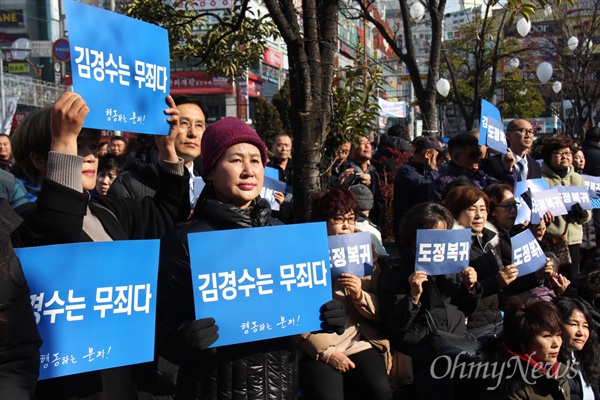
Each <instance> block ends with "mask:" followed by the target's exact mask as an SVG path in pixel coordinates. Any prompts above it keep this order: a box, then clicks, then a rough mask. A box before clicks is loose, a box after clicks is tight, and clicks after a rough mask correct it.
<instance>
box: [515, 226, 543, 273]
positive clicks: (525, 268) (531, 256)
mask: <svg viewBox="0 0 600 400" xmlns="http://www.w3.org/2000/svg"><path fill="white" fill-rule="evenodd" d="M510 244H511V247H512V263H513V264H515V266H516V267H517V269H518V270H519V276H524V275H527V274H530V273H532V272H535V271H537V270H539V269H540V268H542V267H543V266H544V265H546V255H545V254H544V252H543V251H542V248H541V247H540V244H539V243H538V241H537V240H536V239H535V237H534V236H533V233H531V231H530V230H529V229H525V230H524V231H523V232H521V233H519V234H518V235H516V236H513V237H511V238H510Z"/></svg>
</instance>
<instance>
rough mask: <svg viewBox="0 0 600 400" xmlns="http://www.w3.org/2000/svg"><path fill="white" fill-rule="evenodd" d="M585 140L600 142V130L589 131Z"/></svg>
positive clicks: (595, 128) (594, 128) (596, 128)
mask: <svg viewBox="0 0 600 400" xmlns="http://www.w3.org/2000/svg"><path fill="white" fill-rule="evenodd" d="M585 140H589V141H592V142H600V128H598V127H596V126H595V127H593V128H590V129H588V130H587V131H586V132H585Z"/></svg>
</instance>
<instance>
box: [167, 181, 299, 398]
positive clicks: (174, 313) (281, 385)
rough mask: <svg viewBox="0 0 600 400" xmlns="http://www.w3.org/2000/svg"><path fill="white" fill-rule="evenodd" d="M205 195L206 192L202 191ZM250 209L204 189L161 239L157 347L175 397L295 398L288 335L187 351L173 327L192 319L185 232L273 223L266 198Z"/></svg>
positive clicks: (295, 377) (293, 363) (293, 364)
mask: <svg viewBox="0 0 600 400" xmlns="http://www.w3.org/2000/svg"><path fill="white" fill-rule="evenodd" d="M207 193H208V194H207ZM251 207H252V208H251V211H250V213H247V212H246V211H247V210H242V209H240V208H238V207H235V206H232V205H230V204H225V203H221V202H219V201H217V200H214V199H213V198H212V195H211V194H210V187H208V186H207V187H206V188H205V190H204V192H203V193H202V195H201V197H200V200H199V201H198V204H197V205H196V208H195V210H194V218H193V219H192V220H190V221H188V222H186V223H185V224H183V225H180V226H179V227H177V228H176V229H175V230H174V231H173V232H171V233H170V234H169V235H167V236H166V237H164V238H163V240H162V241H161V250H160V268H159V278H158V299H157V302H158V305H157V309H158V314H157V338H156V342H157V350H158V353H159V354H160V355H162V356H163V357H165V358H166V359H167V360H169V361H171V362H174V363H176V364H179V375H178V379H177V399H215V400H224V399H236V400H238V399H240V400H242V399H244V400H246V399H248V400H252V399H261V400H269V399H277V400H285V399H295V398H296V391H297V380H298V372H297V368H298V366H297V360H296V353H295V348H294V344H293V341H292V340H291V337H284V338H278V339H269V340H263V341H258V342H252V343H244V344H238V345H232V346H222V347H219V348H217V349H216V352H214V353H213V350H211V349H209V350H206V351H205V352H204V354H200V355H198V354H196V355H191V354H187V353H186V352H185V350H183V347H182V346H181V343H179V342H178V340H177V336H178V330H179V329H180V328H181V327H182V326H185V325H186V324H187V323H189V322H190V321H192V320H193V319H195V313H194V299H193V288H192V275H191V272H190V258H189V248H188V242H187V235H188V234H189V233H194V232H207V231H214V230H225V229H237V228H251V227H259V226H269V225H279V224H280V222H279V221H278V220H276V219H273V218H272V217H271V209H270V207H269V204H268V203H267V201H266V200H264V199H261V198H257V199H256V200H255V201H254V203H253V205H252V206H251Z"/></svg>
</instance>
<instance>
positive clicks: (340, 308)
mask: <svg viewBox="0 0 600 400" xmlns="http://www.w3.org/2000/svg"><path fill="white" fill-rule="evenodd" d="M319 312H320V313H321V316H320V317H319V319H320V320H321V321H323V322H321V329H323V330H324V331H326V332H330V333H331V332H335V333H337V334H338V335H341V334H343V333H344V331H345V330H346V328H345V323H346V312H345V310H344V304H343V303H342V302H341V301H339V300H335V299H333V300H330V301H328V302H327V303H325V304H323V305H322V306H321V309H320V310H319Z"/></svg>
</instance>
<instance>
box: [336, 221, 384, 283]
mask: <svg viewBox="0 0 600 400" xmlns="http://www.w3.org/2000/svg"><path fill="white" fill-rule="evenodd" d="M329 262H330V264H331V279H337V278H339V277H340V275H341V274H353V275H356V276H358V277H359V278H362V277H363V276H368V275H371V274H372V273H373V248H372V247H371V234H370V233H369V232H357V233H349V234H346V235H335V236H329Z"/></svg>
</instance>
